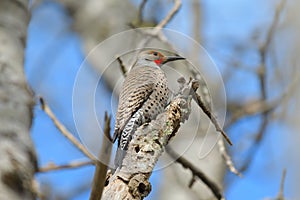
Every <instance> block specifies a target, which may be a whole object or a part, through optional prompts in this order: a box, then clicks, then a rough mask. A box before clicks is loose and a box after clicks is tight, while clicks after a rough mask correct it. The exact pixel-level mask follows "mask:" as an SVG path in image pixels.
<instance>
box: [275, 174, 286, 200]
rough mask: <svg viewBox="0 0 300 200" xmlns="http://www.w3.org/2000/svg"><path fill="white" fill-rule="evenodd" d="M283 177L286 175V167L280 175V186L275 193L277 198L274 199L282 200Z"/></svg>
mask: <svg viewBox="0 0 300 200" xmlns="http://www.w3.org/2000/svg"><path fill="white" fill-rule="evenodd" d="M285 177H286V169H284V170H283V171H282V176H281V181H280V188H279V193H278V195H277V198H276V200H284V199H285V198H284V195H283V192H284V181H285Z"/></svg>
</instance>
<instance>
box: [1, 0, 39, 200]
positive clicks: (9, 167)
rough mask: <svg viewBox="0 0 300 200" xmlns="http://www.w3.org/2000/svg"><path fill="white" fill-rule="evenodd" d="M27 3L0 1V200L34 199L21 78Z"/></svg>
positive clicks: (28, 114)
mask: <svg viewBox="0 0 300 200" xmlns="http://www.w3.org/2000/svg"><path fill="white" fill-rule="evenodd" d="M27 6H28V0H1V1H0V154H1V156H0V199H1V200H2V199H13V200H18V199H20V200H21V199H22V200H24V199H25V200H27V199H35V192H34V190H33V187H32V186H33V184H32V183H33V175H34V172H35V171H36V168H37V165H36V157H35V153H34V148H33V145H32V142H31V139H30V135H29V129H30V126H31V122H32V107H33V105H34V102H33V98H32V94H31V92H30V90H29V89H28V87H27V83H26V80H25V76H24V70H23V64H24V48H25V42H26V32H27V25H28V22H29V19H30V15H29V13H28V10H27Z"/></svg>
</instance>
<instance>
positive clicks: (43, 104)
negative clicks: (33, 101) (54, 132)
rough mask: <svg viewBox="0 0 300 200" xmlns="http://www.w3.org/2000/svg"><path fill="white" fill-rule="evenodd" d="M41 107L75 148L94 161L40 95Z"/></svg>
mask: <svg viewBox="0 0 300 200" xmlns="http://www.w3.org/2000/svg"><path fill="white" fill-rule="evenodd" d="M39 100H40V103H41V108H42V109H43V111H44V112H45V113H46V114H47V115H48V116H49V117H50V119H51V120H52V121H53V123H54V125H55V126H56V128H57V129H58V130H59V131H60V132H61V133H62V134H63V136H65V137H66V138H67V139H68V140H69V141H70V142H71V143H72V144H73V145H74V146H75V147H77V149H79V150H80V151H81V152H82V153H83V154H84V155H86V156H87V157H88V158H89V159H91V160H92V161H95V157H94V156H93V155H92V154H91V153H90V152H89V151H88V150H87V149H86V148H85V147H84V146H83V145H82V144H81V143H80V142H79V141H78V140H77V139H76V138H75V137H74V136H73V135H72V133H70V132H69V131H68V130H67V128H66V127H65V126H64V125H63V124H62V123H61V122H60V121H59V120H58V119H57V118H56V116H55V115H54V113H53V112H52V111H51V109H50V108H49V106H48V105H47V104H46V102H45V100H44V99H43V98H42V97H40V98H39Z"/></svg>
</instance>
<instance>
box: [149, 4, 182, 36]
mask: <svg viewBox="0 0 300 200" xmlns="http://www.w3.org/2000/svg"><path fill="white" fill-rule="evenodd" d="M180 7H181V0H174V6H173V8H172V9H171V10H170V12H169V13H168V15H167V16H166V17H165V18H164V19H163V20H162V21H161V22H160V23H159V24H158V25H157V26H156V27H155V29H157V32H158V31H159V30H160V29H162V28H163V27H165V26H166V25H167V24H168V23H169V22H170V21H171V19H172V18H173V17H174V16H175V14H176V13H177V12H178V11H179V9H180ZM154 33H155V32H154Z"/></svg>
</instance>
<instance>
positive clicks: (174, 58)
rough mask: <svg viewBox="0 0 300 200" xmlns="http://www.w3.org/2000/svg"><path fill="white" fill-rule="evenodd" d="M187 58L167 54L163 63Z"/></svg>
mask: <svg viewBox="0 0 300 200" xmlns="http://www.w3.org/2000/svg"><path fill="white" fill-rule="evenodd" d="M184 59H185V58H183V57H181V56H166V57H165V59H164V61H163V62H162V64H166V63H167V62H171V61H175V60H184Z"/></svg>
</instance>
